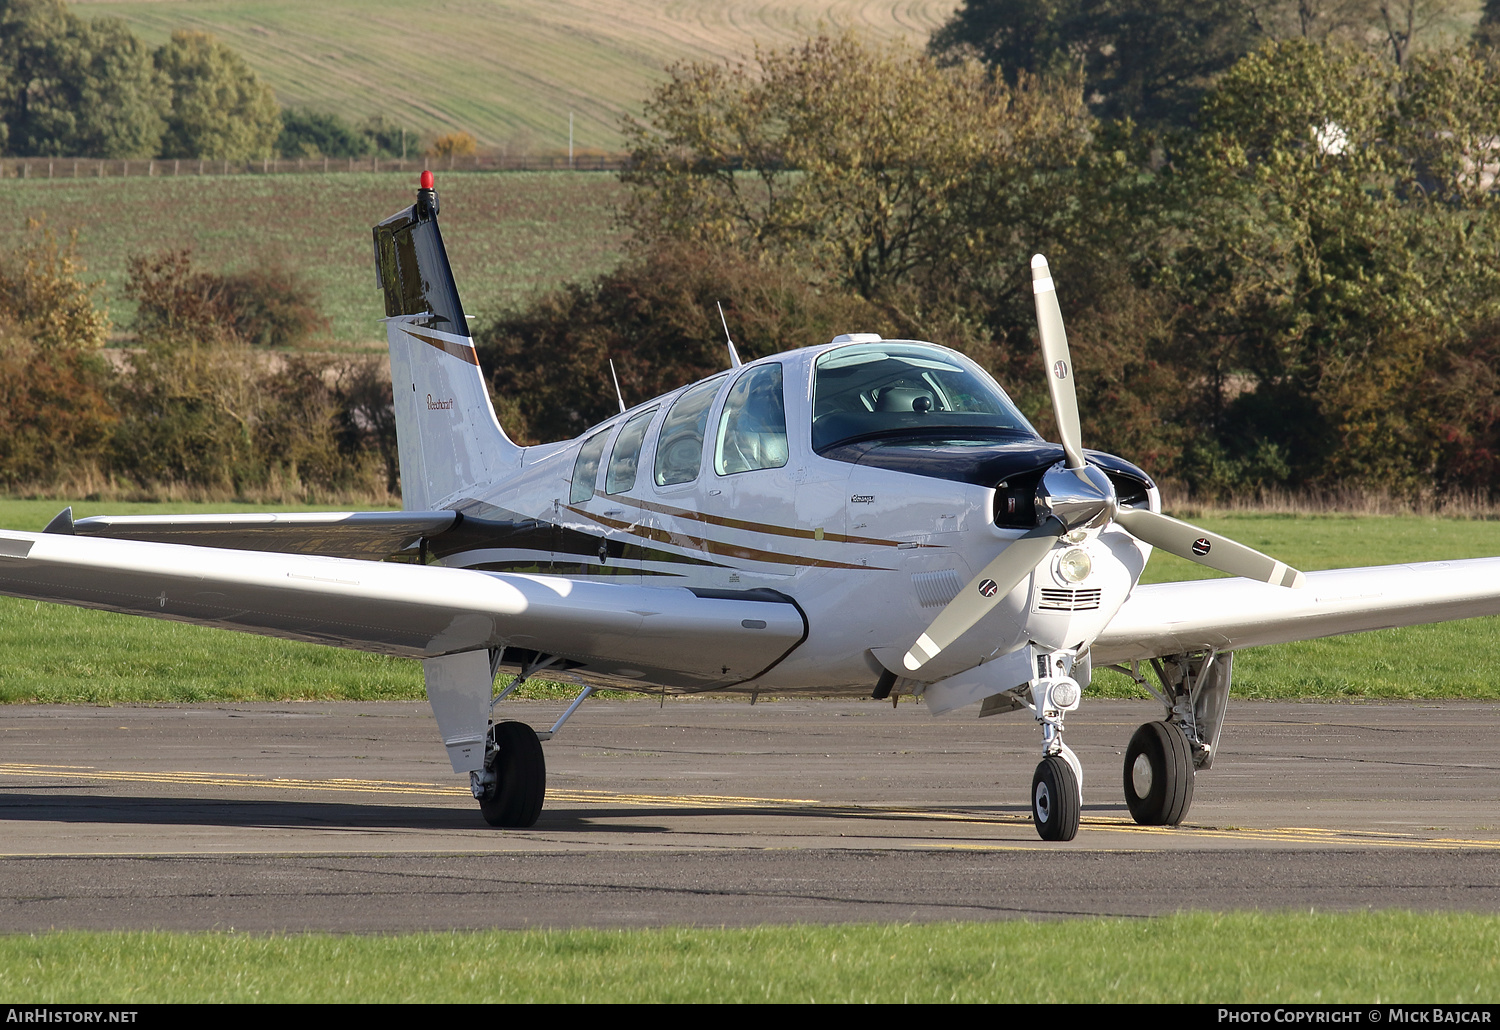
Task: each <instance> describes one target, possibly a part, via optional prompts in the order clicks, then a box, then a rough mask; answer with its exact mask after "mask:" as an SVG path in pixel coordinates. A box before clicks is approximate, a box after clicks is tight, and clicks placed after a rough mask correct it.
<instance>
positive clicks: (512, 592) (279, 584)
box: [0, 531, 807, 690]
mask: <svg viewBox="0 0 1500 1030" xmlns="http://www.w3.org/2000/svg"><path fill="white" fill-rule="evenodd" d="M0 593H5V594H10V595H12V596H16V597H24V598H28V599H34V600H38V601H55V602H60V603H64V604H72V605H79V606H82V607H87V608H100V609H105V610H108V611H115V612H125V613H128V614H133V615H145V616H151V617H154V618H163V619H172V620H175V621H178V622H190V623H196V624H198V625H204V626H215V627H219V628H224V629H234V630H241V631H244V632H250V633H258V634H262V635H264V636H273V637H281V638H284V639H290V640H306V641H311V642H314V643H320V644H331V645H334V646H337V647H344V648H351V649H354V650H360V651H372V652H377V653H382V654H392V655H401V656H405V657H412V658H432V657H436V656H439V655H444V654H453V653H457V652H461V651H472V650H478V649H480V648H493V647H509V648H518V649H522V650H529V651H536V652H540V653H543V654H549V655H556V656H558V657H560V658H564V659H567V660H569V661H570V662H572V663H576V665H578V666H582V667H583V668H584V669H587V670H590V671H595V672H598V673H600V674H604V675H609V676H614V677H620V678H623V679H626V680H635V681H639V682H642V683H652V684H660V685H663V686H669V687H679V688H683V689H688V690H705V689H714V688H716V687H724V686H730V685H733V684H735V683H739V682H743V681H745V680H747V679H752V678H754V677H755V676H757V675H759V674H760V673H762V672H764V671H765V670H766V669H768V668H769V667H770V666H772V665H775V664H776V663H777V662H779V661H780V660H781V659H782V658H783V657H784V656H785V655H786V654H787V653H788V652H789V651H790V650H791V649H793V648H794V647H796V646H797V645H798V644H799V643H801V641H802V640H803V639H804V638H805V636H806V633H807V625H806V622H805V620H804V618H803V616H802V612H801V611H800V609H798V607H797V606H796V605H795V604H794V603H792V602H791V601H790V600H789V599H787V598H785V597H782V596H780V595H774V596H771V595H768V594H764V593H762V594H755V595H749V594H747V595H744V596H733V597H724V596H715V597H701V596H699V595H697V594H694V593H693V592H692V591H691V590H688V589H685V588H681V587H655V586H652V587H646V586H638V585H632V584H617V583H590V582H579V581H576V580H568V579H562V578H558V577H551V576H523V575H515V574H508V573H498V572H479V571H471V570H467V569H448V568H439V567H436V566H430V565H405V564H398V563H391V562H372V561H358V560H352V559H345V558H328V557H321V556H312V555H297V554H275V553H266V552H252V551H236V550H225V549H220V548H208V547H197V546H187V545H182V544H162V543H148V542H141V541H134V540H106V539H90V538H86V537H76V536H66V535H59V534H42V533H17V532H10V531H0Z"/></svg>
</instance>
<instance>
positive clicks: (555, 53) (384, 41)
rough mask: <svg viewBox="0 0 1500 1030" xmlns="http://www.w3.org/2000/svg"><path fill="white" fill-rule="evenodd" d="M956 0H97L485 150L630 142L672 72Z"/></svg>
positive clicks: (93, 3)
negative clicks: (211, 39) (648, 102)
mask: <svg viewBox="0 0 1500 1030" xmlns="http://www.w3.org/2000/svg"><path fill="white" fill-rule="evenodd" d="M956 6H957V0H674V2H671V3H665V2H662V0H656V2H645V3H642V2H632V0H548V2H546V3H537V2H535V0H448V2H444V3H433V2H431V0H428V2H425V3H424V2H420V0H416V2H413V0H319V2H318V3H307V2H305V0H122V2H114V0H87V2H82V3H75V4H73V9H74V10H75V11H76V12H77V13H78V14H79V15H80V16H81V17H97V16H100V15H113V16H115V17H118V18H122V19H124V20H125V21H126V22H127V23H128V24H129V25H130V27H131V28H132V29H133V30H134V31H135V32H136V33H137V34H138V35H140V36H141V37H142V38H143V39H145V40H147V41H148V42H150V43H152V44H153V45H154V44H158V43H160V42H162V41H164V40H165V39H166V38H167V37H168V36H169V35H171V33H172V31H173V30H175V29H182V28H188V29H201V30H204V31H207V32H212V33H214V34H215V35H217V36H219V37H220V38H222V39H224V40H225V41H226V42H228V43H229V44H230V45H231V46H233V47H234V48H235V49H237V50H239V51H240V52H241V53H242V54H244V55H245V57H246V59H247V60H249V62H250V63H251V65H252V66H253V67H254V68H255V69H256V70H257V71H258V72H259V73H260V74H261V75H262V76H263V77H264V78H265V79H266V81H267V82H269V83H270V84H271V86H272V87H273V88H274V89H275V90H276V95H277V97H278V98H279V99H280V100H281V103H282V105H283V106H287V107H301V106H306V107H311V108H315V109H318V110H323V111H330V112H334V113H337V114H340V115H343V116H345V117H348V118H352V119H362V118H364V117H366V116H368V115H374V114H382V115H385V116H386V117H388V118H393V119H395V120H397V121H398V122H401V123H403V124H405V125H408V126H410V127H411V128H413V129H415V130H417V131H419V132H421V133H424V134H435V133H440V132H446V131H450V130H454V129H462V130H466V131H468V132H472V133H473V134H474V135H475V136H476V137H478V139H479V140H480V142H481V144H482V145H484V146H486V147H493V148H502V147H503V148H508V149H509V150H510V151H512V152H531V153H542V152H547V151H557V150H560V149H566V147H567V145H568V113H569V112H570V111H571V112H573V113H574V123H575V124H574V137H575V140H576V144H577V146H578V147H580V148H592V149H603V150H616V149H618V148H619V146H620V135H619V131H618V126H619V122H620V118H621V117H622V116H623V115H624V114H626V113H628V112H635V111H637V110H638V109H639V106H640V102H641V100H642V99H643V98H644V97H645V96H646V94H647V93H648V91H649V90H650V88H651V86H652V84H653V83H655V82H657V81H659V80H660V78H661V77H662V69H663V68H664V67H665V66H666V65H667V64H670V63H671V62H674V61H680V60H684V59H693V60H723V59H732V58H738V57H741V56H743V55H746V54H749V53H752V52H753V50H754V48H755V45H756V44H757V43H759V44H761V45H762V46H784V45H787V44H790V43H794V42H797V41H800V40H802V39H805V38H806V37H807V36H809V35H812V34H815V33H816V32H817V31H818V30H819V28H820V26H821V27H824V28H831V29H839V28H846V27H850V28H854V29H857V30H858V31H860V32H862V33H863V34H865V35H866V37H868V38H871V39H891V38H895V37H898V36H904V37H906V38H908V39H911V40H912V41H914V42H917V43H919V44H921V43H925V42H926V39H927V37H928V35H929V34H930V33H931V32H932V30H933V29H934V28H936V27H937V26H938V25H939V24H941V23H942V22H943V21H944V20H946V19H947V17H948V15H949V13H950V12H951V11H952V10H953V9H954V8H955V7H956Z"/></svg>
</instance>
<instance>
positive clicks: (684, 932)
mask: <svg viewBox="0 0 1500 1030" xmlns="http://www.w3.org/2000/svg"><path fill="white" fill-rule="evenodd" d="M0 995H3V996H4V997H5V998H6V1000H7V1001H8V1002H11V1003H15V1004H34V1003H45V1002H54V1003H56V1002H68V1003H88V1002H116V1003H125V1004H131V1003H142V1004H150V1003H161V1002H178V1003H181V1002H247V1001H248V1002H339V1001H361V1002H721V1003H722V1002H1113V1003H1150V1002H1158V1003H1159V1002H1168V1003H1184V1002H1186V1003H1197V1004H1204V1003H1221V1004H1222V1003H1235V1002H1239V1003H1253V1002H1268V1001H1275V1002H1312V1003H1323V1004H1327V1003H1331V1002H1341V1001H1342V1002H1361V1003H1373V1002H1387V1003H1389V1002H1404V1003H1413V1004H1414V1003H1429V1004H1430V1003H1433V1002H1447V1003H1460V1004H1470V1005H1473V1004H1484V1003H1493V1002H1494V1001H1495V999H1496V997H1497V996H1500V917H1497V916H1493V915H1468V914H1459V915H1450V914H1436V915H1415V914H1411V913H1404V912H1374V913H1353V914H1336V915H1330V914H1309V913H1300V914H1277V915H1265V914H1255V913H1230V914H1222V915H1221V914H1214V913H1189V914H1180V915H1175V916H1168V917H1164V918H1160V919H1145V920H1109V919H1089V920H1075V921H1067V922H1019V921H1013V922H1002V923H949V924H927V925H902V924H888V925H883V926H806V925H804V926H787V927H776V926H765V927H755V928H751V929H744V930H727V929H724V930H700V929H666V930H643V931H612V930H567V931H545V930H535V931H525V932H488V933H444V934H413V935H400V936H376V937H349V936H338V937H336V936H331V935H322V934H309V935H292V936H269V937H266V936H250V935H247V934H223V933H213V934H166V933H116V934H107V933H53V934H45V935H41V936H12V937H0ZM1382 1015H1384V1013H1382Z"/></svg>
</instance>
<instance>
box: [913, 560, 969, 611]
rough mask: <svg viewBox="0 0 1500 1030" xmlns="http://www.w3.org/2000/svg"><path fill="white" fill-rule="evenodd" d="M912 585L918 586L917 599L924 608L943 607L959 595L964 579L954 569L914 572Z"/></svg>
mask: <svg viewBox="0 0 1500 1030" xmlns="http://www.w3.org/2000/svg"><path fill="white" fill-rule="evenodd" d="M911 585H912V586H913V587H915V588H916V591H917V600H918V601H920V602H921V604H922V607H923V608H941V607H942V606H943V605H945V604H947V603H948V602H949V601H951V600H953V599H954V598H955V597H957V596H958V592H959V591H960V590H962V589H963V588H964V581H963V580H961V579H959V578H958V573H957V572H955V571H953V570H952V569H943V570H942V571H941V572H914V573H912V577H911Z"/></svg>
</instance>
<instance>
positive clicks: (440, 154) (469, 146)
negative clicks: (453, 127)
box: [426, 132, 479, 159]
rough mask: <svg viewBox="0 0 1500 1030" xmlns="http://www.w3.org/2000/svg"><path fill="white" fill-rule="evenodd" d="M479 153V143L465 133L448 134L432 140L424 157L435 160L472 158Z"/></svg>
mask: <svg viewBox="0 0 1500 1030" xmlns="http://www.w3.org/2000/svg"><path fill="white" fill-rule="evenodd" d="M478 152H479V143H478V141H477V140H475V139H474V137H473V135H472V134H470V133H467V132H448V133H444V134H443V135H441V136H439V137H437V138H436V139H434V140H433V141H432V142H431V143H430V144H428V146H427V150H426V155H427V156H428V157H435V158H450V159H451V158H455V157H473V156H474V155H475V154H477V153H478Z"/></svg>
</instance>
